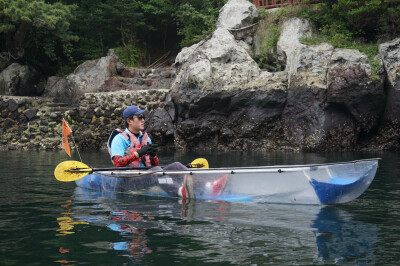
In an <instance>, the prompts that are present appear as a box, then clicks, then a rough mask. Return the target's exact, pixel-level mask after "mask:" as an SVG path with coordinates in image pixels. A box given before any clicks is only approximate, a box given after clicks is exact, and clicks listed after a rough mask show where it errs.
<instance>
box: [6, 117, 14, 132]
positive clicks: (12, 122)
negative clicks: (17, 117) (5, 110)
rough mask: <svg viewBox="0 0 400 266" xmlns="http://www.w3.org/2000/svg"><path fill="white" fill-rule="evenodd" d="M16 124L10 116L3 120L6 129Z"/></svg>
mask: <svg viewBox="0 0 400 266" xmlns="http://www.w3.org/2000/svg"><path fill="white" fill-rule="evenodd" d="M14 124H15V123H14V121H12V120H11V119H8V118H7V119H6V120H4V122H3V126H4V128H5V129H7V128H10V127H12V126H13V125H14Z"/></svg>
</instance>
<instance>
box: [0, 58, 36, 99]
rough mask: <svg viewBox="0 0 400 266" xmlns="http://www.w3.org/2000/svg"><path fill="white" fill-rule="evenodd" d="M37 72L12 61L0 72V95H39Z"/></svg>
mask: <svg viewBox="0 0 400 266" xmlns="http://www.w3.org/2000/svg"><path fill="white" fill-rule="evenodd" d="M38 82H39V74H38V73H37V71H36V70H34V69H33V68H31V67H29V66H26V65H20V64H18V63H13V64H11V65H9V66H8V67H7V68H6V69H4V70H3V71H2V72H1V73H0V95H10V96H33V95H40V94H41V93H42V91H41V90H40V89H39V88H38V86H37V84H38Z"/></svg>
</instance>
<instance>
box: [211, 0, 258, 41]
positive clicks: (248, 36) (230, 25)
mask: <svg viewBox="0 0 400 266" xmlns="http://www.w3.org/2000/svg"><path fill="white" fill-rule="evenodd" d="M257 21H258V11H257V8H256V7H255V6H254V5H253V4H251V3H250V2H249V1H246V0H229V1H228V3H226V4H225V5H224V6H223V7H222V9H221V10H220V11H219V17H218V22H217V27H218V28H223V29H228V30H231V33H232V34H233V35H234V36H235V38H236V39H237V40H244V41H245V42H246V43H247V44H249V45H251V44H252V42H253V38H252V33H253V32H254V30H255V27H251V26H252V25H253V24H255V23H256V22H257ZM239 29H240V30H239Z"/></svg>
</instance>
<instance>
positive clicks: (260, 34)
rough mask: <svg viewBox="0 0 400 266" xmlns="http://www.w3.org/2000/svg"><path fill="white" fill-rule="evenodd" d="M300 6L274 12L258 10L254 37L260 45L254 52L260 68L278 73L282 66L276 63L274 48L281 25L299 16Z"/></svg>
mask: <svg viewBox="0 0 400 266" xmlns="http://www.w3.org/2000/svg"><path fill="white" fill-rule="evenodd" d="M301 8H302V7H301V6H298V7H295V8H292V7H290V8H280V9H279V10H276V11H273V12H271V11H268V10H266V9H259V10H258V11H259V14H260V21H259V25H258V28H257V32H256V36H257V39H259V40H260V42H261V44H260V47H259V49H258V51H256V54H257V58H255V60H256V61H257V63H258V65H259V66H260V68H262V69H264V70H268V71H272V72H275V71H280V70H281V69H282V66H281V65H280V64H279V62H278V58H277V53H276V47H277V43H278V41H279V36H280V26H281V23H282V22H283V21H285V20H287V19H289V18H291V17H295V16H298V15H299V12H300V10H301Z"/></svg>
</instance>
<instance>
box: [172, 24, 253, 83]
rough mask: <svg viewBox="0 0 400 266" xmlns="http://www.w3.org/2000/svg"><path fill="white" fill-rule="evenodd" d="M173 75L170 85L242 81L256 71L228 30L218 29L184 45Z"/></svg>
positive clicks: (247, 80) (247, 55) (248, 79)
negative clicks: (205, 39)
mask: <svg viewBox="0 0 400 266" xmlns="http://www.w3.org/2000/svg"><path fill="white" fill-rule="evenodd" d="M175 65H176V67H177V76H176V79H175V82H174V84H173V85H172V88H174V87H176V86H180V87H185V86H187V84H188V83H189V84H198V85H199V86H201V87H202V86H206V85H208V84H213V83H214V84H218V85H217V86H218V87H223V86H224V85H229V84H236V85H240V84H245V83H247V82H249V81H250V80H253V79H254V78H257V77H258V75H259V74H260V69H259V68H258V65H257V63H256V62H255V61H254V60H253V59H252V58H251V57H250V56H249V54H248V53H247V52H246V50H244V49H243V48H242V47H240V46H238V45H237V43H236V41H235V39H234V38H233V35H232V34H231V33H229V31H227V30H225V29H222V28H219V29H217V30H216V31H215V32H214V34H213V36H212V38H211V39H209V40H207V41H205V42H201V43H199V44H195V45H193V46H191V47H189V48H184V49H182V51H181V52H180V53H179V54H178V55H177V57H176V61H175Z"/></svg>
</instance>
